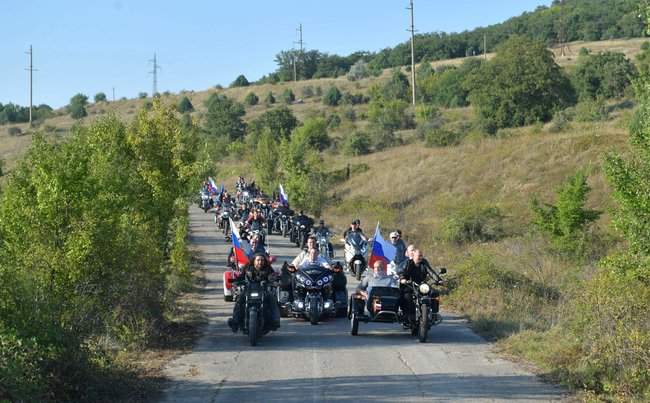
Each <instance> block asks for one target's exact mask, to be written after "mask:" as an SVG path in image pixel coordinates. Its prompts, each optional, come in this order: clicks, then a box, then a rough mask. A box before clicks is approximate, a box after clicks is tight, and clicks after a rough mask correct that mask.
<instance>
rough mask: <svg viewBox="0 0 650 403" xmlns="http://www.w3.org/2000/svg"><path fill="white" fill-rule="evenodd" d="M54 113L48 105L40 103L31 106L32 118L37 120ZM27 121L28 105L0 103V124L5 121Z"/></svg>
mask: <svg viewBox="0 0 650 403" xmlns="http://www.w3.org/2000/svg"><path fill="white" fill-rule="evenodd" d="M52 115H54V112H53V111H52V108H51V107H50V106H49V105H46V104H41V105H38V106H34V107H32V120H33V121H38V120H43V119H46V118H49V117H51V116H52ZM26 122H29V107H26V106H18V105H15V104H12V103H8V104H6V105H2V104H1V103H0V124H5V123H26Z"/></svg>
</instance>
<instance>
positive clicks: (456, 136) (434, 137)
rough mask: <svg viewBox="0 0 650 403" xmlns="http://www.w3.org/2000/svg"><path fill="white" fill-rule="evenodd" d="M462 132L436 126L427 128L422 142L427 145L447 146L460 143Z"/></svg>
mask: <svg viewBox="0 0 650 403" xmlns="http://www.w3.org/2000/svg"><path fill="white" fill-rule="evenodd" d="M463 137H464V136H463V134H462V133H459V132H456V131H454V130H451V129H448V128H445V127H437V128H432V129H430V130H427V131H426V132H425V134H424V144H425V145H426V146H427V147H448V146H455V145H457V144H460V142H461V141H462V139H463Z"/></svg>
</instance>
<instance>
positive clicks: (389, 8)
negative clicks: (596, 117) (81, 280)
mask: <svg viewBox="0 0 650 403" xmlns="http://www.w3.org/2000/svg"><path fill="white" fill-rule="evenodd" d="M550 3H551V0H498V1H485V0H454V1H444V0H415V1H414V10H415V28H416V29H417V30H418V32H421V33H425V32H434V31H444V32H460V31H464V30H468V29H473V28H475V27H479V26H486V25H491V24H495V23H499V22H502V21H504V20H506V19H508V18H510V17H514V16H517V15H520V14H521V13H522V12H524V11H533V10H535V8H537V7H538V6H540V5H546V6H548V5H550ZM407 6H408V0H301V1H298V0H237V1H235V0H230V1H224V0H212V1H208V0H205V1H204V0H200V1H199V0H195V1H169V0H130V1H127V0H84V1H81V0H58V1H52V0H0V37H2V38H4V39H3V40H2V41H0V103H8V102H13V103H17V104H19V105H28V104H29V81H28V72H27V71H26V70H25V68H26V67H27V66H28V64H29V56H28V55H27V54H26V53H25V52H26V51H27V50H28V49H29V46H30V45H32V46H33V49H34V53H33V61H34V68H35V69H37V70H38V71H35V72H34V104H41V103H46V104H48V105H50V106H52V107H55V108H58V107H61V106H64V105H66V104H67V103H68V101H69V100H70V98H71V97H72V96H73V95H75V94H76V93H79V92H81V93H83V94H86V95H88V96H89V98H90V99H91V100H92V98H93V96H94V95H95V94H96V93H98V92H104V93H105V94H106V95H107V96H108V98H109V100H110V99H111V98H112V89H113V88H115V97H116V99H117V98H121V97H127V98H134V97H136V96H137V94H138V93H140V92H147V93H151V91H152V75H151V74H149V72H150V71H151V70H152V64H151V63H150V62H149V61H150V60H151V59H153V54H154V52H155V53H156V54H157V59H158V64H159V65H160V66H161V69H160V70H159V72H158V91H159V92H164V91H171V92H174V93H175V92H179V91H180V90H183V89H186V90H195V91H202V90H205V89H208V88H210V87H213V86H215V85H217V84H221V85H224V86H227V85H229V84H230V83H231V82H232V81H233V80H234V79H235V78H236V77H237V76H238V75H239V74H244V75H245V76H246V77H247V78H248V79H249V80H251V81H253V80H257V79H259V78H260V77H261V76H263V75H264V74H268V73H270V72H272V71H274V70H275V69H276V67H277V66H276V65H275V63H274V57H275V55H276V54H277V53H278V52H279V51H281V50H286V49H290V48H291V47H293V46H295V45H294V41H297V40H298V33H297V27H298V25H299V24H301V23H302V25H303V39H304V41H305V43H306V45H305V46H306V48H307V49H318V50H320V51H322V52H328V53H336V54H340V55H347V54H350V53H352V52H354V51H358V50H370V51H377V50H380V49H383V48H385V47H389V46H395V45H396V44H398V43H401V42H404V41H406V40H408V39H409V33H408V32H407V31H406V29H407V28H408V25H409V18H410V17H409V12H408V11H407V10H406V7H407Z"/></svg>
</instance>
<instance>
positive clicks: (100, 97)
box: [95, 92, 106, 103]
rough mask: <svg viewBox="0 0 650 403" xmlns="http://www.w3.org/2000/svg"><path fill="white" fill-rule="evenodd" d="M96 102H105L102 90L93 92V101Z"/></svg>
mask: <svg viewBox="0 0 650 403" xmlns="http://www.w3.org/2000/svg"><path fill="white" fill-rule="evenodd" d="M98 102H106V94H104V93H103V92H98V93H97V94H95V103H98Z"/></svg>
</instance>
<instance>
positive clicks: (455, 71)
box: [419, 59, 482, 108]
mask: <svg viewBox="0 0 650 403" xmlns="http://www.w3.org/2000/svg"><path fill="white" fill-rule="evenodd" d="M481 64H482V60H481V59H468V60H466V61H464V62H463V64H461V65H460V67H458V68H456V67H450V68H447V69H444V70H442V71H441V72H439V73H437V74H435V75H433V74H429V75H427V76H424V77H423V78H421V79H419V98H420V100H422V101H423V102H429V103H433V104H435V105H439V106H442V107H445V108H457V107H463V106H467V105H469V100H468V96H469V90H470V89H471V87H469V86H466V85H464V82H465V80H466V78H467V77H468V76H469V75H471V74H473V73H474V72H475V71H476V70H478V69H479V68H480V67H481Z"/></svg>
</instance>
